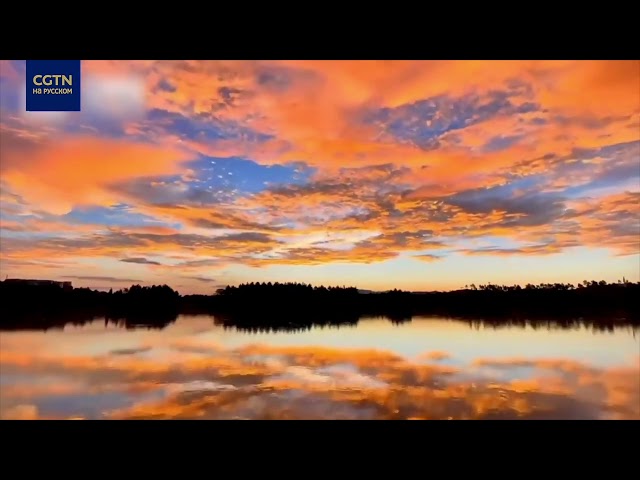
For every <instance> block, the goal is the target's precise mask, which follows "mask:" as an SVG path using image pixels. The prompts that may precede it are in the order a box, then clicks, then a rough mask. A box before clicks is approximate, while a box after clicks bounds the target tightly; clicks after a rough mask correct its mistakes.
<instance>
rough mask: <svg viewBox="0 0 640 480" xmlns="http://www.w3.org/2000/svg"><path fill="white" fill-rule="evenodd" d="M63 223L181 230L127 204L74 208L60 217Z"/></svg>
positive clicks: (176, 225) (175, 225)
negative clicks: (132, 209)
mask: <svg viewBox="0 0 640 480" xmlns="http://www.w3.org/2000/svg"><path fill="white" fill-rule="evenodd" d="M60 220H61V221H64V222H69V223H77V224H98V225H104V226H107V227H131V226H141V225H149V226H164V227H169V228H179V226H180V225H179V224H177V223H176V224H172V223H166V222H161V221H159V220H156V219H154V218H153V217H150V216H148V215H143V214H141V213H137V212H134V211H131V207H130V206H129V205H125V204H117V205H113V206H110V207H100V206H91V207H79V208H74V209H73V210H71V211H70V212H69V213H67V214H66V215H62V216H61V217H60Z"/></svg>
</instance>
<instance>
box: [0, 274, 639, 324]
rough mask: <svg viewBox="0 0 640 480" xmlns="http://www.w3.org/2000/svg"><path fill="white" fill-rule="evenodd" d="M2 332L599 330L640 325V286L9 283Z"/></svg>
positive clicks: (1, 285)
mask: <svg viewBox="0 0 640 480" xmlns="http://www.w3.org/2000/svg"><path fill="white" fill-rule="evenodd" d="M0 293H1V298H2V299H3V305H2V310H3V312H2V313H3V315H2V319H1V320H0V329H4V330H9V329H47V328H53V327H59V326H62V325H64V324H67V323H72V324H82V323H86V322H88V321H93V320H95V319H105V322H114V323H117V324H121V325H124V326H125V327H131V328H133V327H141V326H146V327H149V328H163V327H165V326H167V325H168V324H170V323H171V322H173V321H175V320H176V318H177V317H178V315H180V314H209V315H212V316H214V317H215V321H216V323H218V324H220V325H222V326H226V327H233V328H241V329H246V330H249V331H269V330H280V329H286V330H293V331H295V330H303V329H307V328H310V327H311V326H317V325H319V326H354V325H356V324H357V323H358V321H359V319H360V318H362V317H371V316H378V317H386V318H388V319H389V320H390V321H392V322H396V323H402V322H405V321H410V320H411V319H412V317H414V316H419V315H435V316H441V317H449V318H458V319H463V320H466V321H474V320H479V321H483V322H489V323H490V324H493V325H494V326H499V325H510V324H532V325H543V324H549V323H550V322H551V323H553V324H555V325H557V326H559V327H565V328H570V327H572V326H575V325H576V324H578V323H582V324H588V325H591V326H594V327H596V328H611V326H612V325H634V326H637V325H640V309H639V308H638V305H637V302H636V301H635V300H636V299H637V298H638V294H639V293H640V282H635V283H634V282H629V281H627V280H624V279H623V280H620V281H618V282H616V283H607V282H605V281H584V282H582V283H580V284H578V285H573V284H566V283H553V284H550V283H544V284H538V285H532V284H527V285H525V286H520V285H512V286H501V285H491V284H487V285H479V286H475V285H470V286H466V287H465V288H463V289H460V290H455V291H447V292H440V291H434V292H407V291H402V290H397V289H394V290H390V291H386V292H378V293H375V292H372V293H363V292H361V291H360V290H358V289H357V288H355V287H324V286H320V287H317V286H315V287H314V286H311V285H307V284H303V283H278V282H276V283H271V282H269V283H255V282H252V283H245V284H241V285H238V286H227V287H226V288H222V289H218V290H217V291H215V292H213V293H212V294H211V295H180V294H179V293H178V292H177V291H175V290H173V289H172V288H171V287H169V286H167V285H152V286H141V285H132V286H131V287H129V288H124V289H120V290H117V291H113V290H110V291H108V292H105V291H98V290H92V289H89V288H71V287H69V288H62V287H61V286H59V285H56V284H51V285H40V284H39V285H31V284H28V283H21V282H19V281H10V280H5V281H2V282H0Z"/></svg>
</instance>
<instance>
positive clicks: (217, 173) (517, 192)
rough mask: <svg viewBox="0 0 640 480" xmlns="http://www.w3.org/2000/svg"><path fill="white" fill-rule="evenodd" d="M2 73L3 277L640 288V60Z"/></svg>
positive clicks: (188, 285)
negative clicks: (51, 97)
mask: <svg viewBox="0 0 640 480" xmlns="http://www.w3.org/2000/svg"><path fill="white" fill-rule="evenodd" d="M24 85H25V62H24V61H2V62H1V63H0V275H1V277H2V278H3V279H4V278H6V277H9V278H47V279H57V280H67V281H72V282H73V284H74V286H86V287H91V288H99V289H108V288H114V289H117V288H122V287H128V286H130V285H131V284H132V283H139V284H142V285H151V284H163V283H166V284H168V285H170V286H172V287H173V288H175V289H177V290H178V291H180V293H183V294H188V293H211V292H214V291H215V289H217V288H220V287H222V286H225V285H228V284H238V283H241V282H251V281H260V282H261V281H272V282H275V281H280V282H283V281H297V282H305V283H312V284H314V285H321V284H324V285H351V286H356V287H359V288H363V289H372V290H384V289H390V288H401V289H407V290H449V289H456V288H461V287H463V286H465V285H467V284H472V283H474V284H484V283H499V284H516V283H518V284H526V283H539V282H572V283H577V282H580V281H582V280H585V279H589V280H591V279H595V280H606V281H617V280H618V279H622V278H623V277H625V278H627V279H629V280H632V281H639V280H640V242H639V239H640V61H478V60H473V61H318V60H316V61H186V60H178V61H168V60H162V61H83V62H82V111H81V112H66V113H58V112H26V111H25V87H24Z"/></svg>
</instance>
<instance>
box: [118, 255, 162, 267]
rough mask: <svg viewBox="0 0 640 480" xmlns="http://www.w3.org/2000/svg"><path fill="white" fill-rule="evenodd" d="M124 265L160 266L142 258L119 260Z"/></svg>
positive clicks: (158, 263)
mask: <svg viewBox="0 0 640 480" xmlns="http://www.w3.org/2000/svg"><path fill="white" fill-rule="evenodd" d="M120 261H121V262H125V263H139V264H142V265H162V264H161V263H160V262H155V261H153V260H147V259H146V258H144V257H131V258H123V259H121V260H120Z"/></svg>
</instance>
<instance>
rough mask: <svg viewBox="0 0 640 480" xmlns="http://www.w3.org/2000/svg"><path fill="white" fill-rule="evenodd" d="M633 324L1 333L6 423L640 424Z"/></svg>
mask: <svg viewBox="0 0 640 480" xmlns="http://www.w3.org/2000/svg"><path fill="white" fill-rule="evenodd" d="M638 333H639V332H638V330H637V328H636V329H635V330H634V329H632V328H631V327H619V328H616V329H615V330H614V329H610V330H604V331H603V330H594V329H593V328H591V327H587V326H584V325H581V326H576V327H573V328H570V329H569V328H566V329H560V328H556V327H552V326H539V327H536V328H535V329H534V328H532V327H531V326H527V327H522V326H505V327H501V328H496V327H494V326H490V325H483V324H482V323H478V322H474V323H470V322H462V321H454V320H447V319H440V318H414V319H413V320H412V321H411V322H405V323H401V324H397V323H392V322H391V321H389V320H386V319H362V320H360V322H359V323H358V324H357V325H356V326H342V327H340V328H336V327H324V328H321V327H313V328H311V329H308V330H302V331H263V332H250V331H242V330H239V329H236V328H234V327H223V326H221V325H218V324H216V323H215V322H214V319H213V317H210V316H204V315H199V316H180V317H179V318H178V320H177V321H176V322H175V323H172V324H170V325H168V326H167V327H166V328H163V329H147V328H137V329H127V328H124V327H123V326H118V325H114V324H111V323H109V324H105V322H104V321H95V322H93V323H89V324H86V325H84V326H70V325H67V326H65V327H64V328H60V329H54V330H48V331H46V332H43V331H24V330H22V331H20V330H17V331H2V332H0V416H1V418H3V419H36V418H40V419H60V418H64V419H511V418H519V419H628V418H632V419H640V336H639V335H638Z"/></svg>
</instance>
